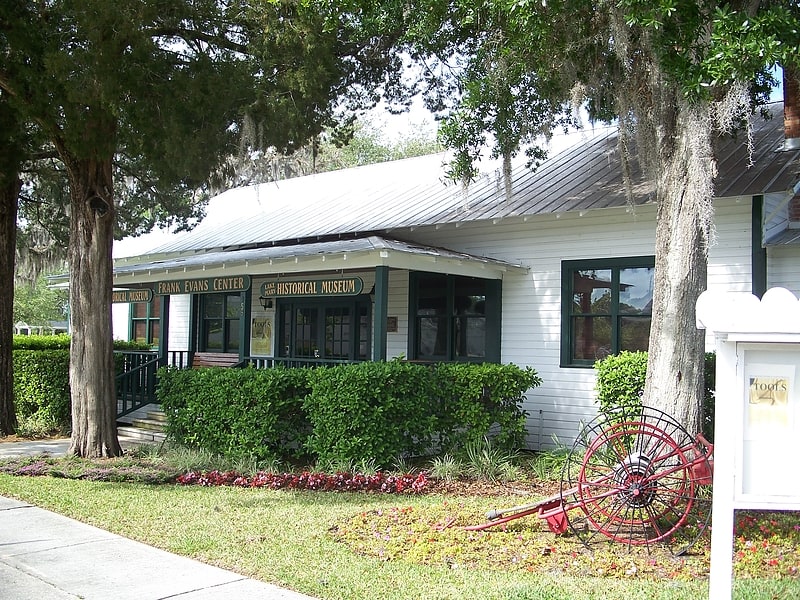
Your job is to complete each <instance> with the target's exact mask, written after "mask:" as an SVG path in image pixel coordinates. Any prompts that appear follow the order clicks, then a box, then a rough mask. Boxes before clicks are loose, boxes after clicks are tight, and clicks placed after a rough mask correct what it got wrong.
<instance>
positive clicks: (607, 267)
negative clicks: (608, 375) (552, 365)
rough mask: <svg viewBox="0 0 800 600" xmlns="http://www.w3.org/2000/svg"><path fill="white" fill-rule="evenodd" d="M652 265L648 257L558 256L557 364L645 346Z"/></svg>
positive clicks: (587, 362) (587, 361)
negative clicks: (559, 361)
mask: <svg viewBox="0 0 800 600" xmlns="http://www.w3.org/2000/svg"><path fill="white" fill-rule="evenodd" d="M654 266H655V258H654V257H653V256H635V257H629V258H607V259H588V260H565V261H562V263H561V291H562V294H561V366H562V367H592V366H594V363H595V362H596V361H597V360H599V359H602V358H605V357H606V356H609V355H611V354H617V353H619V352H621V351H623V350H630V351H637V350H647V345H648V342H649V339H650V322H651V318H652V301H653V279H654V270H655V269H654Z"/></svg>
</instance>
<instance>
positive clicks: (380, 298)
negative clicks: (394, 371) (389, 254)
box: [359, 265, 389, 361]
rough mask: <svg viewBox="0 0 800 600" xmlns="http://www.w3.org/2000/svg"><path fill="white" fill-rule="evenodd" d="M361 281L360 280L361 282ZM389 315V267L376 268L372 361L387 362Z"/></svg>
mask: <svg viewBox="0 0 800 600" xmlns="http://www.w3.org/2000/svg"><path fill="white" fill-rule="evenodd" d="M359 281H360V280H359ZM388 314H389V267H387V266H384V265H381V266H378V267H375V307H374V312H373V316H372V319H373V325H372V360H374V361H380V360H386V343H387V341H388V336H387V331H386V317H387V316H388Z"/></svg>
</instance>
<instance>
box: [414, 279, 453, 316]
mask: <svg viewBox="0 0 800 600" xmlns="http://www.w3.org/2000/svg"><path fill="white" fill-rule="evenodd" d="M446 314H447V276H446V275H432V276H429V277H420V279H419V281H418V288H417V315H419V316H434V315H446Z"/></svg>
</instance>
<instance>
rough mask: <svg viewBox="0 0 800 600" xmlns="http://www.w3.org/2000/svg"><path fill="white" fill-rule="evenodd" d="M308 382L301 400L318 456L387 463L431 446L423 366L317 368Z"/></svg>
mask: <svg viewBox="0 0 800 600" xmlns="http://www.w3.org/2000/svg"><path fill="white" fill-rule="evenodd" d="M311 388H312V392H311V394H310V395H309V397H308V398H307V399H306V402H305V404H304V407H305V409H306V411H307V413H308V417H309V420H310V421H311V424H312V427H313V432H312V434H311V436H309V438H308V442H307V446H308V448H309V450H311V451H312V452H313V453H314V454H315V455H316V456H318V457H319V459H320V460H321V461H323V462H324V461H337V460H361V459H373V460H374V461H375V462H376V463H377V464H378V465H380V466H386V465H390V464H391V463H392V461H393V460H394V458H395V457H397V456H398V455H400V454H404V453H410V454H413V455H417V454H422V453H424V452H425V451H427V450H428V448H429V447H430V444H431V439H432V437H433V434H434V433H435V431H436V417H435V415H434V414H433V413H432V411H431V409H430V399H431V397H432V380H431V376H430V373H429V371H428V370H427V369H426V368H425V367H423V366H420V365H416V364H412V363H407V362H403V361H391V362H365V363H360V364H357V365H344V366H336V367H331V368H326V369H317V370H315V371H314V372H313V375H312V377H311Z"/></svg>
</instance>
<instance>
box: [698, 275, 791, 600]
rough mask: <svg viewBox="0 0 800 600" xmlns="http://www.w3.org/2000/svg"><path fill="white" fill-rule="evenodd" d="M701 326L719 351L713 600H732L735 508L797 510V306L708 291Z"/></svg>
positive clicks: (784, 298)
mask: <svg viewBox="0 0 800 600" xmlns="http://www.w3.org/2000/svg"><path fill="white" fill-rule="evenodd" d="M697 326H698V327H699V328H701V329H706V330H708V331H710V332H713V334H714V336H715V340H716V349H717V373H716V381H717V389H716V399H715V411H714V484H713V490H714V497H713V504H712V510H713V513H712V515H713V516H712V528H711V574H710V579H709V597H710V598H711V600H721V599H729V598H730V597H731V588H732V578H733V535H734V531H733V528H734V514H733V513H734V510H736V509H745V508H749V509H761V510H800V462H798V461H797V460H796V457H797V456H798V454H799V453H800V301H799V300H798V299H797V298H796V297H795V295H794V294H792V292H790V291H789V290H786V289H783V288H773V289H770V290H769V291H767V293H766V294H764V297H763V299H761V300H759V299H758V298H757V297H756V296H753V295H752V294H741V293H739V294H737V293H731V292H728V293H722V292H714V291H707V292H704V293H703V294H702V295H701V296H700V298H699V299H698V301H697Z"/></svg>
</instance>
